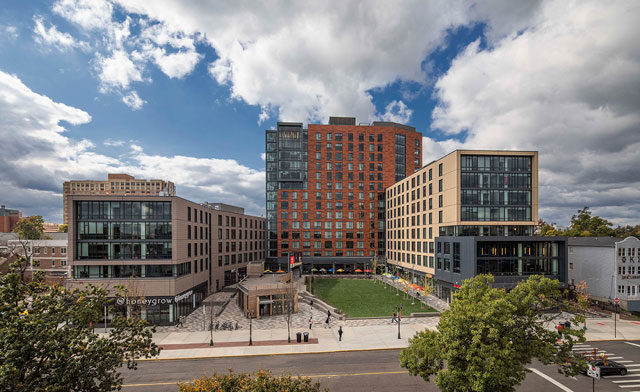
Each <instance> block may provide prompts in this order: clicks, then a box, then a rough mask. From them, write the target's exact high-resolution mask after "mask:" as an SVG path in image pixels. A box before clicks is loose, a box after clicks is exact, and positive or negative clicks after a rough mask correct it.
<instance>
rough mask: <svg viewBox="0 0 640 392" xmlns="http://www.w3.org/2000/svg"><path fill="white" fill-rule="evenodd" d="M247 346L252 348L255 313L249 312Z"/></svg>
mask: <svg viewBox="0 0 640 392" xmlns="http://www.w3.org/2000/svg"><path fill="white" fill-rule="evenodd" d="M248 313H249V346H253V314H254V313H255V311H253V310H249V312H248Z"/></svg>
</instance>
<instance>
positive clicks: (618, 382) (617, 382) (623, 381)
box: [611, 380, 640, 384]
mask: <svg viewBox="0 0 640 392" xmlns="http://www.w3.org/2000/svg"><path fill="white" fill-rule="evenodd" d="M611 382H612V383H615V384H622V383H627V382H640V380H619V381H611Z"/></svg>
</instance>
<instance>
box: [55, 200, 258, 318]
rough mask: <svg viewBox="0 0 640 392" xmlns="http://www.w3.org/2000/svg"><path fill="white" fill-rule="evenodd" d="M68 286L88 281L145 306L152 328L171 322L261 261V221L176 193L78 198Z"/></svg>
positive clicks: (126, 303) (72, 211)
mask: <svg viewBox="0 0 640 392" xmlns="http://www.w3.org/2000/svg"><path fill="white" fill-rule="evenodd" d="M67 202H68V211H69V219H68V222H69V232H68V235H69V247H68V250H67V254H68V264H69V265H70V266H71V267H72V274H73V276H72V279H69V280H68V281H67V284H68V286H70V287H77V286H81V285H85V284H87V283H93V284H98V285H103V286H104V287H106V288H108V289H111V290H112V289H113V288H114V287H115V286H116V285H123V286H125V287H126V288H128V290H129V296H130V297H129V298H126V299H125V300H122V301H120V302H119V303H118V304H117V305H118V306H120V307H123V308H127V311H129V308H130V307H132V306H142V311H141V316H142V317H143V318H145V319H146V320H148V321H149V322H150V323H152V324H172V323H175V322H177V321H178V318H179V317H180V316H185V315H187V314H189V313H190V312H191V311H192V310H193V309H195V308H196V307H197V306H198V305H199V304H200V303H201V301H202V300H203V299H204V298H205V297H206V296H207V295H208V294H209V293H211V292H213V291H215V290H220V289H222V287H223V286H224V285H225V284H230V283H233V282H235V281H236V280H237V279H238V274H239V273H240V274H241V273H242V268H245V267H246V263H247V262H248V261H249V260H251V259H256V258H257V259H260V258H261V257H262V259H263V258H264V250H260V248H261V247H263V243H264V220H262V221H261V220H260V218H255V217H249V216H247V215H244V214H243V213H244V211H243V210H242V209H236V210H233V211H230V210H229V209H231V208H234V207H231V206H223V205H217V206H218V208H216V205H215V204H214V205H211V204H207V205H205V206H203V205H200V204H197V203H193V202H190V201H188V200H185V199H182V198H180V197H176V196H102V195H100V196H99V195H93V196H77V195H71V196H69V198H68V200H67Z"/></svg>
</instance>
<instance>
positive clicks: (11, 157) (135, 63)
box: [0, 0, 640, 225]
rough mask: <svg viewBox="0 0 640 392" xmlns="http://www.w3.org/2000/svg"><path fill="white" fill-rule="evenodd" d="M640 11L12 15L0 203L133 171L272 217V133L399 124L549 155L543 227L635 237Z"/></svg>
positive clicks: (477, 6)
mask: <svg viewBox="0 0 640 392" xmlns="http://www.w3.org/2000/svg"><path fill="white" fill-rule="evenodd" d="M639 19H640V3H638V2H636V1H616V2H608V3H606V4H605V3H603V2H601V1H567V0H561V1H520V2H513V1H506V0H504V1H503V0H489V1H481V2H480V1H478V2H476V1H471V0H467V1H465V0H442V1H436V0H434V1H427V2H425V1H419V0H416V1H393V2H389V1H385V0H378V1H375V0H373V1H348V2H345V1H340V0H336V1H315V2H312V1H277V0H274V1H270V2H262V1H237V2H235V1H234V2H227V1H214V0H207V1H198V2H184V1H181V0H164V1H154V0H55V1H28V2H25V1H22V0H3V6H2V7H1V8H0V146H1V147H2V150H1V152H0V203H2V204H6V205H7V207H8V208H16V209H19V210H21V211H22V212H23V214H24V215H33V214H38V215H43V216H44V217H45V219H46V220H47V221H52V222H61V221H62V183H63V182H64V181H66V180H70V179H96V180H103V179H106V175H107V173H109V172H111V173H118V172H124V173H129V174H132V175H135V176H136V177H141V178H162V179H166V180H170V181H173V182H174V183H175V184H176V187H177V194H178V195H179V196H181V197H184V198H186V199H189V200H192V201H195V202H204V201H209V202H225V203H231V204H234V205H239V206H242V207H244V208H245V209H246V211H247V212H248V213H251V214H257V215H260V214H263V213H264V181H265V170H264V169H265V167H264V166H265V165H264V160H263V157H264V155H263V153H264V130H265V129H273V128H274V127H275V126H276V123H277V122H278V121H296V122H304V123H327V122H328V118H329V116H354V117H356V118H357V121H358V123H369V122H372V121H376V120H378V121H395V122H399V123H404V124H408V125H412V126H414V127H416V129H417V130H418V131H420V132H422V134H423V162H430V161H431V160H433V159H437V158H439V157H441V156H443V155H445V154H447V153H449V152H451V151H453V150H455V149H458V148H468V149H472V148H482V149H486V148H490V149H522V150H537V151H539V159H540V169H539V180H540V189H539V203H540V208H539V214H540V217H541V218H543V219H545V220H546V221H548V222H556V223H558V224H560V225H567V224H568V223H569V220H570V218H571V215H573V214H575V213H576V211H577V210H578V209H580V208H582V207H583V206H590V207H591V208H592V210H593V211H594V213H595V214H597V215H600V216H602V217H604V218H607V219H609V220H611V221H613V222H614V223H615V224H622V225H624V224H639V223H640V44H638V42H637V37H639V36H640V23H637V20H639Z"/></svg>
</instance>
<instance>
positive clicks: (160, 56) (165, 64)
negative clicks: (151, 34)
mask: <svg viewBox="0 0 640 392" xmlns="http://www.w3.org/2000/svg"><path fill="white" fill-rule="evenodd" d="M151 56H152V57H153V60H154V62H155V63H156V65H158V68H160V70H161V71H162V72H164V73H165V75H167V76H168V77H170V78H178V79H180V78H183V77H185V76H186V75H188V74H190V73H191V72H192V71H193V69H194V68H195V67H196V64H198V62H199V61H200V59H201V58H202V57H203V56H202V55H201V54H198V53H197V52H195V51H194V50H188V51H185V52H176V53H167V52H166V50H165V49H161V48H155V49H153V51H152V52H151Z"/></svg>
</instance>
